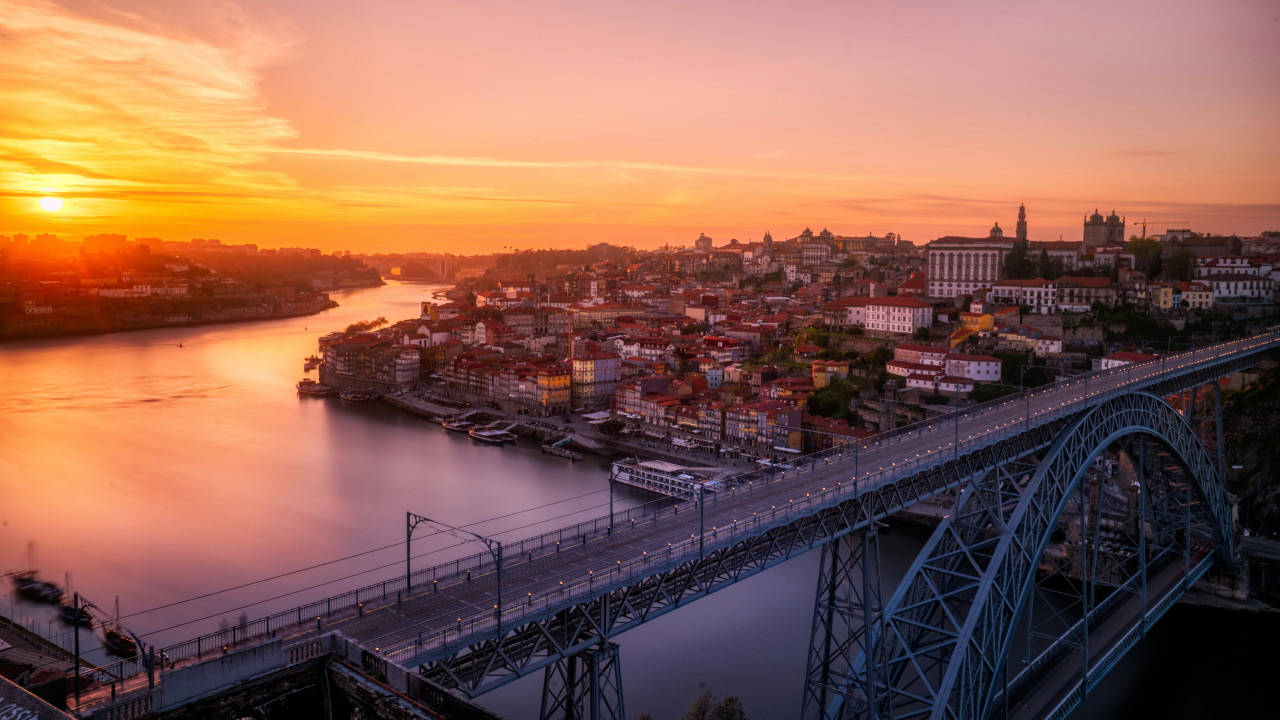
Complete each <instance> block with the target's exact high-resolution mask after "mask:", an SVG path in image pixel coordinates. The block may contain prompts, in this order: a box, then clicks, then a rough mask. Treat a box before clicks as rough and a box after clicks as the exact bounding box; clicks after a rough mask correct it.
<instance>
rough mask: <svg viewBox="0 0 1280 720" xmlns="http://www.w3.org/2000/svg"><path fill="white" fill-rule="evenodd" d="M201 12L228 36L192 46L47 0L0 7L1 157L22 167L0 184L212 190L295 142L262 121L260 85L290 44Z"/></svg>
mask: <svg viewBox="0 0 1280 720" xmlns="http://www.w3.org/2000/svg"><path fill="white" fill-rule="evenodd" d="M209 12H211V13H213V14H216V15H217V16H219V17H220V18H221V21H222V23H224V24H225V23H230V24H233V25H234V27H235V30H236V31H235V32H227V33H222V36H221V37H219V38H217V39H210V38H201V37H196V36H194V35H192V34H190V33H187V32H185V31H183V30H181V29H178V28H173V27H164V26H159V25H156V24H154V23H149V22H146V21H144V20H142V19H141V18H137V17H136V16H125V15H123V14H119V13H116V14H114V15H113V14H111V13H108V14H107V16H106V17H107V18H111V19H104V18H102V17H90V16H88V15H83V14H79V13H77V12H75V11H73V10H71V9H68V8H64V7H62V6H59V5H56V4H54V3H51V2H46V1H45V0H4V2H2V3H0V37H3V45H4V51H3V52H0V106H3V107H4V112H3V114H2V115H0V138H3V140H0V153H2V154H3V155H5V156H6V157H8V158H10V159H11V161H13V162H17V163H19V164H20V165H21V168H20V172H19V173H18V177H11V178H9V181H8V182H6V183H5V185H7V186H9V187H15V186H21V185H24V184H25V185H31V184H33V183H35V182H38V178H33V177H31V176H38V175H49V174H68V175H78V176H80V177H83V178H90V179H111V178H114V179H122V180H126V181H132V182H137V183H147V184H153V183H166V184H175V185H190V184H207V183H219V182H225V181H226V178H225V173H226V172H227V169H228V168H229V167H233V166H240V165H244V164H245V163H249V162H252V161H254V160H257V159H260V158H261V155H260V154H259V153H258V152H257V148H260V147H262V146H264V145H268V144H270V143H273V142H278V141H280V140H283V139H286V138H292V137H294V136H295V132H294V130H293V128H292V127H291V126H290V124H289V123H288V122H287V121H285V120H284V119H282V118H277V117H272V116H270V115H269V114H267V113H266V106H265V103H264V101H263V100H262V98H261V96H260V94H259V90H258V82H259V79H260V76H261V73H262V71H263V69H264V68H265V67H267V66H268V65H270V64H271V63H273V62H276V61H277V60H279V59H280V58H282V57H285V56H287V53H288V52H289V51H290V49H291V48H292V47H293V45H294V44H295V42H296V40H297V38H296V36H294V35H292V34H290V33H289V32H288V31H286V30H282V29H280V28H275V27H270V26H264V25H262V24H261V23H251V22H248V21H247V20H245V19H244V18H243V16H242V15H241V14H240V12H239V10H238V9H237V8H236V7H235V6H234V5H229V4H219V5H214V6H211V9H210V10H209ZM241 179H243V178H241ZM254 180H256V181H258V182H260V183H261V184H262V185H279V184H280V183H281V180H282V179H281V177H280V176H277V175H275V174H270V173H264V174H261V175H259V176H257V177H255V178H254Z"/></svg>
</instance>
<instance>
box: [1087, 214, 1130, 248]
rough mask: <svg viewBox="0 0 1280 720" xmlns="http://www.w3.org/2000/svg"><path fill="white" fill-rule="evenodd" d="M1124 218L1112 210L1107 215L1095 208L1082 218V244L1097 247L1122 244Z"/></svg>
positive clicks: (1123, 238)
mask: <svg viewBox="0 0 1280 720" xmlns="http://www.w3.org/2000/svg"><path fill="white" fill-rule="evenodd" d="M1124 240H1125V237H1124V218H1122V217H1120V216H1119V215H1116V211H1115V210H1112V211H1111V214H1110V215H1108V216H1107V217H1105V218H1104V217H1102V214H1101V213H1099V212H1098V211H1097V210H1094V211H1093V214H1092V215H1090V216H1089V217H1087V218H1085V219H1084V246H1085V247H1087V248H1088V247H1098V246H1099V245H1107V244H1120V245H1123V244H1124Z"/></svg>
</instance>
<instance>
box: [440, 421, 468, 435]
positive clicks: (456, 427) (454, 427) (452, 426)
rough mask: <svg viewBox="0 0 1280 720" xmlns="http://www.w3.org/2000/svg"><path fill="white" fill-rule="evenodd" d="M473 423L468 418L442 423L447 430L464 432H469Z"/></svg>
mask: <svg viewBox="0 0 1280 720" xmlns="http://www.w3.org/2000/svg"><path fill="white" fill-rule="evenodd" d="M473 425H475V423H473V422H471V421H469V420H450V421H449V422H447V423H445V424H444V429H445V430H448V431H449V432H456V433H464V432H470V431H471V427H472V426H473Z"/></svg>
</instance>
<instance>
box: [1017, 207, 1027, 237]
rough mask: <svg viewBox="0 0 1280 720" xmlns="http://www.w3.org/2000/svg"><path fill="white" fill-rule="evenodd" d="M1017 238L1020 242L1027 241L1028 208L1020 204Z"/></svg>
mask: <svg viewBox="0 0 1280 720" xmlns="http://www.w3.org/2000/svg"><path fill="white" fill-rule="evenodd" d="M1017 238H1018V239H1019V240H1026V239H1027V206H1026V205H1023V204H1021V203H1019V204H1018V230H1017Z"/></svg>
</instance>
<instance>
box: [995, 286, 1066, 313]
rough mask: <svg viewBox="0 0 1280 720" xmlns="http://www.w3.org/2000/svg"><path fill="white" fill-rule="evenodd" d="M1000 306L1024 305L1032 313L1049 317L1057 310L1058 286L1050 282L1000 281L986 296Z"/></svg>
mask: <svg viewBox="0 0 1280 720" xmlns="http://www.w3.org/2000/svg"><path fill="white" fill-rule="evenodd" d="M988 297H989V299H991V300H992V301H994V302H997V303H1000V304H1002V305H1024V306H1027V307H1029V308H1031V311H1032V312H1033V313H1036V314H1039V315H1049V314H1051V313H1053V312H1056V311H1057V309H1058V286H1057V284H1056V283H1055V282H1054V281H1052V280H1045V279H1044V278H1034V279H1032V280H1000V281H998V282H996V283H994V284H992V286H991V293H990V295H989V296H988Z"/></svg>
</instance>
